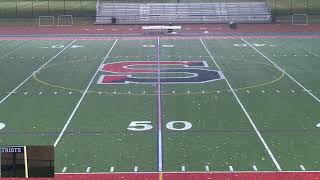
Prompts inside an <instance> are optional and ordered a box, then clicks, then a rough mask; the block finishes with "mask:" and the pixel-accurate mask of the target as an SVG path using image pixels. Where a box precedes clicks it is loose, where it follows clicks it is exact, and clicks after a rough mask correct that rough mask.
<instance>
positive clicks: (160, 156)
mask: <svg viewBox="0 0 320 180" xmlns="http://www.w3.org/2000/svg"><path fill="white" fill-rule="evenodd" d="M157 62H158V63H157V69H158V77H157V79H158V82H157V106H158V112H157V113H158V171H159V172H162V171H163V140H162V103H161V79H160V38H159V37H158V39H157Z"/></svg>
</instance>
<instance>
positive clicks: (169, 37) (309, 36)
mask: <svg viewBox="0 0 320 180" xmlns="http://www.w3.org/2000/svg"><path fill="white" fill-rule="evenodd" d="M160 37H161V39H164V40H189V39H190V40H191V39H192V40H195V39H199V38H202V39H241V38H246V39H257V38H264V39H279V38H280V39H319V38H320V35H285V34H283V35H228V36H227V35H226V36H222V35H210V36H208V35H206V36H202V35H192V36H191V35H185V36H183V35H179V36H160ZM116 39H119V40H156V39H157V37H154V36H127V37H125V36H123V37H118V36H110V37H92V36H91V37H90V36H87V37H83V36H81V37H76V36H74V37H50V36H48V37H47V36H43V37H32V36H30V37H9V36H8V37H0V40H12V41H19V40H20V41H30V40H31V41H37V40H38V41H48V40H62V41H66V40H80V41H81V40H85V41H106V40H110V41H111V40H116Z"/></svg>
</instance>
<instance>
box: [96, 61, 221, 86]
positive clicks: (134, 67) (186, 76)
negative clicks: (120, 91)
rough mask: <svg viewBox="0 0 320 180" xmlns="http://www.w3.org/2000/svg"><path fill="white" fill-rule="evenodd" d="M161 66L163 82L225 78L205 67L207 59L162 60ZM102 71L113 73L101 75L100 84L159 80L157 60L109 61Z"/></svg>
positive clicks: (154, 81) (190, 81) (148, 82)
mask: <svg viewBox="0 0 320 180" xmlns="http://www.w3.org/2000/svg"><path fill="white" fill-rule="evenodd" d="M160 66H161V67H160V73H161V75H164V74H165V77H163V76H162V77H160V82H161V83H162V84H177V83H206V82H211V81H216V80H221V79H224V76H223V74H222V72H221V71H216V70H209V69H205V68H207V67H208V64H207V62H206V61H161V62H160ZM164 66H165V67H164ZM168 66H169V67H168ZM170 66H172V67H170ZM100 71H103V72H107V73H112V75H102V76H100V78H99V81H98V84H129V83H141V84H156V83H157V82H158V76H157V73H158V62H157V61H122V62H114V63H107V64H103V65H102V66H101V67H100ZM138 74H140V75H141V74H148V75H150V77H145V76H144V77H141V76H137V75H138ZM178 74H183V76H182V77H181V75H180V76H179V75H178ZM151 75H153V76H151Z"/></svg>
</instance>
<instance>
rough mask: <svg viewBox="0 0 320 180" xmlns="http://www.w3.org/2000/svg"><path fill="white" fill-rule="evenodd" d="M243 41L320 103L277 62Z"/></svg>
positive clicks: (319, 100)
mask: <svg viewBox="0 0 320 180" xmlns="http://www.w3.org/2000/svg"><path fill="white" fill-rule="evenodd" d="M241 40H242V41H243V42H244V43H246V44H247V45H249V46H250V47H251V48H252V49H254V50H255V51H256V52H257V53H259V54H260V55H261V56H263V57H264V58H265V59H266V60H268V61H269V62H270V63H271V64H272V65H274V66H275V67H277V68H278V69H279V70H280V71H281V72H283V73H284V74H285V75H287V76H288V77H289V78H290V79H291V80H292V81H293V82H295V83H296V84H297V85H299V86H300V87H301V88H302V89H303V90H305V91H306V92H307V93H308V94H309V95H310V96H312V97H313V98H314V99H315V100H316V101H318V102H319V103H320V99H318V98H317V97H316V96H315V95H314V94H313V93H312V92H311V91H309V90H308V89H307V88H305V87H304V86H303V85H302V84H300V83H299V82H298V81H297V80H296V79H295V78H293V77H292V76H291V75H290V74H288V73H287V72H286V71H285V70H284V69H282V68H281V67H279V66H278V64H276V63H275V62H273V61H272V60H271V59H269V58H268V57H267V56H266V55H264V54H263V53H262V52H260V51H259V50H258V49H257V48H255V47H254V46H252V45H251V44H250V43H249V42H247V41H246V40H244V39H243V38H241Z"/></svg>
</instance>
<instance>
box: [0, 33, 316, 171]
mask: <svg viewBox="0 0 320 180" xmlns="http://www.w3.org/2000/svg"><path fill="white" fill-rule="evenodd" d="M319 44H320V39H303V38H260V39H254V38H250V39H246V38H244V39H206V38H203V39H199V38H198V39H197V38H194V39H183V38H178V39H174V38H163V37H162V38H157V37H154V38H151V39H144V38H141V39H140V40H127V39H123V38H122V39H114V40H104V41H103V40H64V41H63V40H32V41H18V40H17V41H9V40H2V41H0V145H1V146H3V145H53V146H54V148H55V170H56V173H89V172H90V173H97V172H105V173H110V172H162V171H163V172H182V171H185V172H189V171H227V172H229V171H319V170H320V155H319V152H320V141H319V137H320V53H319V52H320V46H319Z"/></svg>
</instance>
